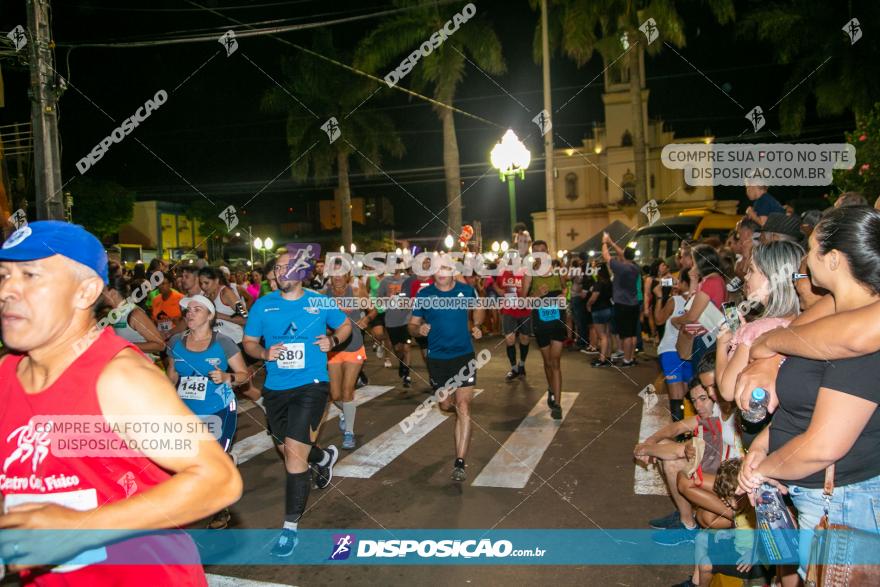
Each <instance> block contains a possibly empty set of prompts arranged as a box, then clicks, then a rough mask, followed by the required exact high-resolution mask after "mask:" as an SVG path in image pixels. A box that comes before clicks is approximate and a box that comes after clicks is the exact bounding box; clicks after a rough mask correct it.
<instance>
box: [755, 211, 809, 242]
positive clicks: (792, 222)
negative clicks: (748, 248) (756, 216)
mask: <svg viewBox="0 0 880 587" xmlns="http://www.w3.org/2000/svg"><path fill="white" fill-rule="evenodd" d="M803 237H804V233H803V231H801V223H800V221H799V220H798V219H797V218H796V217H794V216H786V215H785V214H775V213H774V214H771V215H770V216H768V217H767V222H765V223H764V226H763V227H762V228H761V238H760V242H761V244H765V245H766V244H767V243H772V242H776V241H788V242H792V243H799V242H801V241H802V240H803Z"/></svg>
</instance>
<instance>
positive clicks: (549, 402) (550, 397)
mask: <svg viewBox="0 0 880 587" xmlns="http://www.w3.org/2000/svg"><path fill="white" fill-rule="evenodd" d="M554 403H556V402H554V401H553V392H552V391H550V388H549V387H548V388H547V407H548V408H552V407H553V404H554Z"/></svg>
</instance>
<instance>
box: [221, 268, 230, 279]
mask: <svg viewBox="0 0 880 587" xmlns="http://www.w3.org/2000/svg"><path fill="white" fill-rule="evenodd" d="M220 271H222V272H223V273H224V275H226V277H229V274H230V271H229V267H227V266H226V265H220Z"/></svg>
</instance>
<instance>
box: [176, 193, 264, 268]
mask: <svg viewBox="0 0 880 587" xmlns="http://www.w3.org/2000/svg"><path fill="white" fill-rule="evenodd" d="M228 207H229V204H227V203H226V202H221V201H219V200H215V201H214V203H211V202H208V201H207V200H206V199H204V198H197V199H194V200H192V201H191V202H190V203H189V206H187V208H186V211H185V212H184V215H185V216H186V217H187V218H189V219H191V220H195V221H197V222H198V223H199V234H198V235H197V237H196V247H195V248H196V249H200V248H202V247H203V246H204V247H205V250H206V251H207V253H208V256H209V257H210V258H218V257H222V256H223V238H224V237H226V236H228V233H229V231H228V230H227V229H226V222H225V221H224V220H223V219H222V218H220V212H219V211H222V210H226V208H228ZM238 214H241V212H238ZM239 222H241V218H239ZM233 230H234V229H233ZM248 237H250V235H248Z"/></svg>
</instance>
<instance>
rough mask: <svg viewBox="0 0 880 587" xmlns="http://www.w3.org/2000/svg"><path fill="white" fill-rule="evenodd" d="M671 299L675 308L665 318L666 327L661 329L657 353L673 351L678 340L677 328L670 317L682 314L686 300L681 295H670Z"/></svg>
mask: <svg viewBox="0 0 880 587" xmlns="http://www.w3.org/2000/svg"><path fill="white" fill-rule="evenodd" d="M672 301H673V302H675V309H673V310H672V314H671V315H670V316H669V318H668V319H667V320H666V329H665V330H664V331H663V338H661V339H660V344H659V345H658V346H657V354H658V355H659V354H662V353H668V352H672V351H674V350H675V343H676V342H678V328H676V327H675V326H673V325H672V318H675V317H677V316H684V314H685V310H684V306H685V303H686V301H685V299H684V298H683V297H681V296H672Z"/></svg>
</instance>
